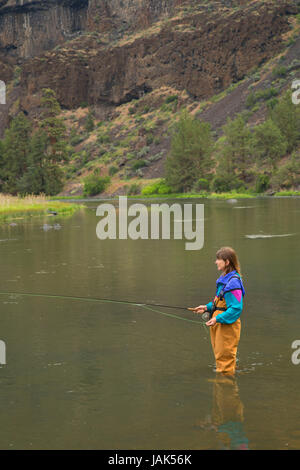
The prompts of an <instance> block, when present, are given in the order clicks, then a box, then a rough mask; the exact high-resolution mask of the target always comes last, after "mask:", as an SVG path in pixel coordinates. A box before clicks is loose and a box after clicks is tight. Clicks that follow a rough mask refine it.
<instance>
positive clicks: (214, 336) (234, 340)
mask: <svg viewBox="0 0 300 470" xmlns="http://www.w3.org/2000/svg"><path fill="white" fill-rule="evenodd" d="M234 277H236V278H238V279H240V278H239V276H236V275H234V276H232V277H231V278H230V279H233V278H234ZM228 282H229V281H228ZM225 287H226V285H224V286H223V287H222V289H221V291H220V293H219V295H218V296H215V298H214V302H213V306H212V309H211V310H212V311H211V314H210V318H213V317H215V316H217V315H218V314H219V313H221V312H224V311H225V310H227V308H228V307H227V305H226V301H225V299H224V290H225ZM234 290H235V289H234ZM227 292H229V291H227ZM209 331H210V339H211V344H212V348H213V352H214V355H215V360H216V372H222V373H224V374H231V375H233V374H234V373H235V366H236V352H237V347H238V344H239V340H240V333H241V320H240V319H239V318H238V319H237V320H236V321H235V322H234V323H230V324H225V323H219V322H216V323H215V325H213V326H211V327H210V330H209Z"/></svg>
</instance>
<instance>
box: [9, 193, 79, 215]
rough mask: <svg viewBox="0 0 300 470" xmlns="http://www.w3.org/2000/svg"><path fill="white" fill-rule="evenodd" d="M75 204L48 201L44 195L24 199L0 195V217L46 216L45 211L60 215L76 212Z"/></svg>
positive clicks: (77, 206)
mask: <svg viewBox="0 0 300 470" xmlns="http://www.w3.org/2000/svg"><path fill="white" fill-rule="evenodd" d="M79 207H82V206H79V205H77V204H69V203H65V202H60V201H55V202H53V201H50V200H49V198H48V197H46V196H45V195H44V194H41V195H39V196H34V195H28V196H25V197H22V198H21V197H18V196H11V195H9V194H2V193H0V217H6V216H9V215H13V214H21V213H22V214H31V213H40V214H47V211H49V210H50V211H55V212H57V213H60V214H65V213H72V212H74V211H75V210H77V209H78V208H79Z"/></svg>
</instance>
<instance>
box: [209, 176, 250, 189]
mask: <svg viewBox="0 0 300 470" xmlns="http://www.w3.org/2000/svg"><path fill="white" fill-rule="evenodd" d="M212 189H213V191H215V192H216V193H226V192H228V191H231V190H233V189H235V190H238V189H243V183H242V182H241V181H240V180H239V179H238V178H237V177H236V176H235V175H226V174H224V175H216V176H215V177H214V179H213V180H212Z"/></svg>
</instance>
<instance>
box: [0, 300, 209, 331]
mask: <svg viewBox="0 0 300 470" xmlns="http://www.w3.org/2000/svg"><path fill="white" fill-rule="evenodd" d="M0 295H23V296H27V297H46V298H56V299H68V300H81V301H85V302H87V301H90V302H111V303H118V304H129V305H136V306H138V307H144V308H147V309H148V310H152V311H153V312H156V313H160V314H161V315H165V316H168V317H172V318H176V319H177V320H182V321H187V322H190V323H197V324H198V325H199V324H201V322H199V321H196V320H191V319H189V318H182V317H179V316H178V315H173V314H171V313H166V312H161V311H160V310H155V309H153V308H150V306H151V307H165V308H176V309H182V310H187V308H186V307H179V306H174V305H163V304H149V303H138V302H130V301H129V300H114V299H98V298H93V297H74V296H70V295H57V294H36V293H34V292H0ZM202 325H203V326H205V325H204V323H202Z"/></svg>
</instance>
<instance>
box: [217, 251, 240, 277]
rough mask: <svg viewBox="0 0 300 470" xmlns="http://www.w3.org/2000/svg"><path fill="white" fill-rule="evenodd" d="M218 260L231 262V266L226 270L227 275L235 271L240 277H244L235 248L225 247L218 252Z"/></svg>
mask: <svg viewBox="0 0 300 470" xmlns="http://www.w3.org/2000/svg"><path fill="white" fill-rule="evenodd" d="M216 258H217V259H222V260H223V261H227V260H228V261H229V265H228V266H226V268H225V274H228V273H230V271H234V270H235V271H237V272H238V273H239V274H240V276H242V273H241V267H240V263H239V259H238V256H237V254H236V252H235V251H234V249H233V248H231V247H230V246H223V247H222V248H220V249H219V250H218V251H217V253H216Z"/></svg>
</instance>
